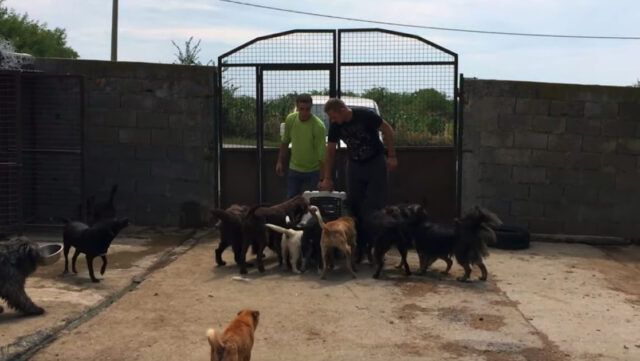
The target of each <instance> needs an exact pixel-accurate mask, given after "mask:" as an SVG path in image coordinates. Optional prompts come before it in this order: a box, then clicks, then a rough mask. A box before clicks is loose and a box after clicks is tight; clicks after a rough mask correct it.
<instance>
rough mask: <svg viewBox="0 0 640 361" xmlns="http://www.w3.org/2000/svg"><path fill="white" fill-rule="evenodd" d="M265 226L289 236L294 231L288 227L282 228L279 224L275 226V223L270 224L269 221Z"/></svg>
mask: <svg viewBox="0 0 640 361" xmlns="http://www.w3.org/2000/svg"><path fill="white" fill-rule="evenodd" d="M265 226H266V227H267V228H269V229H270V230H272V231H275V232H278V233H282V234H286V235H287V236H289V237H291V236H292V235H293V234H294V233H293V230H291V229H288V228H283V227H280V226H276V225H275V224H271V223H267V224H265Z"/></svg>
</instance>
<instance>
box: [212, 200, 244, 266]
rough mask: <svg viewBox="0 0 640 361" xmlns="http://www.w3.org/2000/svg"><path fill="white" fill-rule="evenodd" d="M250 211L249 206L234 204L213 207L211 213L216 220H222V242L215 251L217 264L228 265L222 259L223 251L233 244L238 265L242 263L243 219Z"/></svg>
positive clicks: (232, 247)
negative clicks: (221, 207)
mask: <svg viewBox="0 0 640 361" xmlns="http://www.w3.org/2000/svg"><path fill="white" fill-rule="evenodd" d="M248 211H249V207H248V206H241V205H237V204H234V205H232V206H231V207H229V208H227V209H217V208H216V209H212V210H211V215H212V216H213V218H214V220H219V221H220V243H219V244H218V248H216V251H215V259H216V264H217V265H218V266H224V265H226V262H224V261H223V260H222V252H224V250H225V249H227V247H229V246H231V249H232V250H233V257H234V259H235V261H236V264H237V265H240V263H242V260H241V253H242V219H243V218H244V217H245V216H246V215H247V212H248Z"/></svg>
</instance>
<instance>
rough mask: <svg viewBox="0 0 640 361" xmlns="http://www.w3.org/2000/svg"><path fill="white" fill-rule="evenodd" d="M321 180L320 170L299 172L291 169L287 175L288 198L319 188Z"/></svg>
mask: <svg viewBox="0 0 640 361" xmlns="http://www.w3.org/2000/svg"><path fill="white" fill-rule="evenodd" d="M319 181H320V171H317V170H316V171H313V172H298V171H295V170H293V169H289V174H288V175H287V199H291V198H293V197H295V196H297V195H298V194H302V192H304V191H312V190H316V189H318V182H319Z"/></svg>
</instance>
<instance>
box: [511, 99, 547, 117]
mask: <svg viewBox="0 0 640 361" xmlns="http://www.w3.org/2000/svg"><path fill="white" fill-rule="evenodd" d="M516 114H531V115H549V100H547V99H528V98H518V99H517V100H516Z"/></svg>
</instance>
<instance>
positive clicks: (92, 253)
mask: <svg viewBox="0 0 640 361" xmlns="http://www.w3.org/2000/svg"><path fill="white" fill-rule="evenodd" d="M128 225H129V220H128V219H127V218H121V219H111V220H104V221H100V222H98V223H96V224H94V225H93V226H91V227H89V226H88V225H86V224H84V223H82V222H67V224H66V226H65V227H64V233H63V243H64V273H68V272H69V266H68V255H69V249H70V248H71V247H74V248H75V252H74V253H73V257H72V258H71V269H72V270H73V273H78V271H77V270H76V259H77V258H78V255H79V254H80V253H84V254H85V256H86V258H87V268H88V269H89V276H90V277H91V281H92V282H100V280H99V279H97V278H96V277H95V275H94V273H93V259H94V258H95V257H98V256H100V257H101V258H102V267H101V268H100V274H101V275H104V272H105V271H106V269H107V251H108V250H109V246H110V245H111V242H112V241H113V239H114V238H116V236H117V235H118V233H119V232H120V231H121V230H123V229H124V228H126V227H127V226H128Z"/></svg>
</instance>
